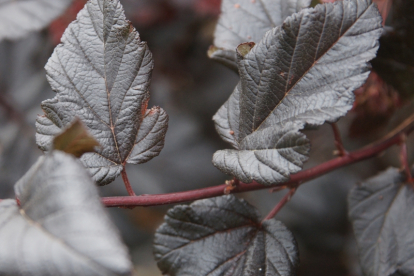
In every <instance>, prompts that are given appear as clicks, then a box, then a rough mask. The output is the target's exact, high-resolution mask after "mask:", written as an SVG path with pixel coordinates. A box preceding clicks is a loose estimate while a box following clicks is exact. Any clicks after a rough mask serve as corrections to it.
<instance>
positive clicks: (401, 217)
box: [348, 168, 414, 276]
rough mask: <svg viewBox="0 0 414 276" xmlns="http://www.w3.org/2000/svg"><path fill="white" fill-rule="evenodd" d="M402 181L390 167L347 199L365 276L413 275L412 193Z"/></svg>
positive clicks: (410, 187) (413, 213)
mask: <svg viewBox="0 0 414 276" xmlns="http://www.w3.org/2000/svg"><path fill="white" fill-rule="evenodd" d="M404 181H405V177H404V175H402V174H401V173H400V172H399V170H398V169H396V168H389V169H388V170H386V171H384V172H382V173H381V174H379V175H377V176H375V177H373V178H371V179H368V180H367V181H366V182H364V183H362V184H360V185H357V186H356V187H354V188H353V189H352V190H351V192H350V194H349V196H348V203H349V217H350V219H351V221H352V224H353V228H354V232H355V236H356V239H357V244H358V249H359V255H360V256H359V259H360V264H361V267H362V269H363V271H364V273H365V274H364V275H367V276H374V275H375V276H390V275H407V276H408V275H414V231H413V229H414V191H413V188H412V186H411V185H409V184H406V183H404Z"/></svg>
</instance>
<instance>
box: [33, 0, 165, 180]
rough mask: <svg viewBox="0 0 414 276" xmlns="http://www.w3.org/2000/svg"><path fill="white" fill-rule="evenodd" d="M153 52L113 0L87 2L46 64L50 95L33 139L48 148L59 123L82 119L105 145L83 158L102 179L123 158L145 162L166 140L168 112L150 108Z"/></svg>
mask: <svg viewBox="0 0 414 276" xmlns="http://www.w3.org/2000/svg"><path fill="white" fill-rule="evenodd" d="M152 68H153V60H152V54H151V52H150V51H149V49H148V46H147V44H146V43H145V42H142V41H141V40H140V38H139V35H138V33H137V32H136V30H135V29H134V28H133V27H132V25H131V23H130V22H129V21H127V20H126V19H125V15H124V11H123V9H122V6H121V4H120V3H119V1H118V0H91V1H89V2H88V3H87V4H86V5H85V7H84V8H83V9H82V10H81V11H80V12H79V14H78V17H77V20H76V21H74V22H73V23H71V24H70V25H69V27H68V28H67V30H66V31H65V33H64V35H63V37H62V44H60V45H59V46H57V47H56V49H55V51H54V53H53V55H52V57H51V58H50V59H49V62H48V63H47V64H46V71H47V77H48V80H49V82H50V84H51V86H52V88H53V90H54V91H56V92H57V95H56V97H55V98H53V99H50V100H46V101H44V102H43V103H42V109H43V110H44V112H45V115H43V116H39V117H38V119H37V123H36V126H37V135H36V140H37V144H38V145H39V147H40V148H41V149H42V150H48V149H49V148H50V145H51V141H52V139H53V137H54V135H56V134H57V133H58V132H60V129H62V128H63V127H65V126H67V125H68V124H69V123H70V122H71V121H72V120H73V119H74V118H75V117H79V118H80V119H81V120H82V122H83V123H84V124H85V125H86V126H87V128H88V131H89V132H90V133H91V134H92V135H93V136H94V137H95V138H96V139H97V140H98V142H99V143H100V144H101V145H102V148H101V149H97V150H96V153H87V154H84V155H83V156H82V158H81V160H82V162H83V163H84V165H85V166H86V167H87V168H88V169H89V171H90V172H91V174H92V175H93V178H94V180H95V181H97V182H98V183H99V184H100V185H105V184H108V183H110V182H112V181H113V180H114V179H115V178H116V177H117V176H118V175H119V174H120V172H121V170H122V168H123V166H124V165H125V164H126V163H133V164H137V163H143V162H147V161H149V160H150V159H151V158H153V157H154V156H157V155H158V154H159V153H160V151H161V149H162V148H163V146H164V137H165V133H166V131H167V125H168V116H167V114H166V113H165V111H164V110H163V109H161V108H159V107H154V108H152V109H149V110H147V105H148V101H149V97H150V95H149V85H150V79H151V72H152Z"/></svg>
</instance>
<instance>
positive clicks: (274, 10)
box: [208, 0, 311, 72]
mask: <svg viewBox="0 0 414 276" xmlns="http://www.w3.org/2000/svg"><path fill="white" fill-rule="evenodd" d="M310 3H311V0H223V1H222V3H221V15H220V17H219V20H218V22H217V26H216V30H215V32H214V46H212V47H210V49H209V51H208V56H209V57H210V58H212V59H214V60H216V61H218V62H220V63H223V64H224V65H226V66H228V67H229V68H231V69H233V70H235V71H236V72H237V56H236V52H235V49H236V47H237V46H238V45H239V44H241V43H243V42H248V41H252V42H255V43H257V42H259V41H260V40H261V39H262V38H263V36H264V35H265V33H266V32H267V31H269V30H271V29H273V28H274V27H276V26H279V25H281V24H282V23H283V21H284V20H285V19H286V17H288V16H290V15H291V14H293V13H295V12H298V11H300V10H301V9H303V8H306V7H309V5H310Z"/></svg>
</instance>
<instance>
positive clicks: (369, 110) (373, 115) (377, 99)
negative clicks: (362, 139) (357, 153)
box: [349, 71, 401, 137]
mask: <svg viewBox="0 0 414 276" xmlns="http://www.w3.org/2000/svg"><path fill="white" fill-rule="evenodd" d="M354 93H355V102H354V107H353V108H352V111H353V112H355V113H356V116H355V118H354V119H353V121H352V124H351V127H350V130H349V134H350V136H352V137H357V136H370V135H372V134H374V135H379V134H380V130H381V128H383V127H385V126H386V123H387V122H388V120H389V119H390V117H391V116H392V115H393V113H394V112H395V111H396V110H397V108H399V107H400V105H401V98H400V96H399V94H398V91H397V90H395V89H394V88H393V87H392V86H391V85H389V84H387V83H386V82H385V81H384V80H383V79H381V78H380V77H379V76H378V74H377V73H376V72H374V71H372V72H371V74H370V75H369V77H368V79H367V81H366V82H365V84H364V85H363V86H361V87H360V88H358V89H357V90H355V91H354ZM397 125H399V124H395V125H393V128H394V127H395V126H397Z"/></svg>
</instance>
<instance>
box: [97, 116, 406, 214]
mask: <svg viewBox="0 0 414 276" xmlns="http://www.w3.org/2000/svg"><path fill="white" fill-rule="evenodd" d="M409 119H410V120H411V123H410V124H408V123H407V122H404V123H403V124H402V125H400V126H399V127H398V128H397V129H396V130H395V131H393V132H391V133H390V134H389V135H387V136H386V137H385V138H383V139H381V140H380V141H378V142H377V143H374V144H371V145H368V146H366V147H364V148H362V149H360V150H356V151H353V152H350V153H348V154H347V155H345V156H341V157H337V158H334V159H332V160H329V161H327V162H325V163H322V164H320V165H317V166H315V167H313V168H310V169H307V170H303V171H300V172H299V173H296V174H293V175H291V176H290V180H289V181H287V182H284V183H278V184H274V185H269V186H265V185H262V184H259V183H257V182H255V181H253V182H252V183H249V184H247V183H243V182H239V183H238V185H237V186H236V187H235V188H234V189H233V190H231V193H232V194H234V193H242V192H249V191H255V190H262V189H268V188H275V187H280V186H292V185H298V184H301V183H304V182H306V181H309V180H312V179H314V178H317V177H319V176H322V175H324V174H327V173H329V172H331V171H333V170H336V169H338V168H341V167H344V166H347V165H350V164H354V163H357V162H360V161H362V160H366V159H369V158H371V157H374V156H376V155H378V154H379V153H381V152H383V151H384V150H386V149H388V148H389V147H391V146H393V145H396V144H399V143H400V141H401V138H400V137H401V136H400V134H401V133H408V132H410V131H411V130H412V128H413V126H412V123H413V122H414V115H413V116H411V117H410V118H409ZM407 120H408V119H407ZM397 130H398V131H397ZM226 187H227V185H226V184H222V185H218V186H213V187H207V188H202V189H196V190H191V191H185V192H178V193H169V194H158V195H141V196H127V197H105V198H102V202H103V203H104V205H106V206H107V207H133V206H156V205H166V204H176V203H182V202H188V201H194V200H198V199H203V198H210V197H216V196H221V195H223V194H224V190H225V188H226Z"/></svg>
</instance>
